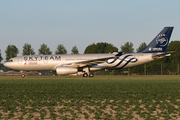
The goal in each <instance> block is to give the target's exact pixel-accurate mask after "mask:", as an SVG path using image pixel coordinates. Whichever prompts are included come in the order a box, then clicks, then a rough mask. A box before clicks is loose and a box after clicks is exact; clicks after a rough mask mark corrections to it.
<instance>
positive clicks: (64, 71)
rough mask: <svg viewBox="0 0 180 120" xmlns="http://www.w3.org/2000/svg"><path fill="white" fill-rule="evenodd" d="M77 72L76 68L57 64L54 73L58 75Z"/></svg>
mask: <svg viewBox="0 0 180 120" xmlns="http://www.w3.org/2000/svg"><path fill="white" fill-rule="evenodd" d="M76 72H77V68H73V67H68V66H58V67H56V73H57V74H58V75H67V74H73V73H76Z"/></svg>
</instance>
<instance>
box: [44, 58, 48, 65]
mask: <svg viewBox="0 0 180 120" xmlns="http://www.w3.org/2000/svg"><path fill="white" fill-rule="evenodd" d="M43 61H44V63H45V64H47V63H48V56H45V57H44V60H43Z"/></svg>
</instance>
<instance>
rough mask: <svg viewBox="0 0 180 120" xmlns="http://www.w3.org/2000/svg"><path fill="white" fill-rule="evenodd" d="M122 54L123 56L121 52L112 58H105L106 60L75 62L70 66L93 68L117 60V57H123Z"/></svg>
mask: <svg viewBox="0 0 180 120" xmlns="http://www.w3.org/2000/svg"><path fill="white" fill-rule="evenodd" d="M122 54H123V53H122V52H119V53H118V54H116V55H114V56H111V57H105V58H98V59H91V60H85V61H81V62H75V63H72V64H71V65H70V66H71V67H76V68H79V67H89V66H92V65H96V64H100V63H104V62H106V60H107V59H111V58H116V57H119V56H121V55H122Z"/></svg>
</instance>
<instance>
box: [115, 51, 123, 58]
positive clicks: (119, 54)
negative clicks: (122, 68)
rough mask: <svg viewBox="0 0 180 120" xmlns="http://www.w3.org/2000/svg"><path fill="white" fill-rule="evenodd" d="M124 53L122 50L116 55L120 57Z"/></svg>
mask: <svg viewBox="0 0 180 120" xmlns="http://www.w3.org/2000/svg"><path fill="white" fill-rule="evenodd" d="M122 54H123V53H122V52H119V53H118V54H116V55H115V56H116V57H119V56H121V55H122Z"/></svg>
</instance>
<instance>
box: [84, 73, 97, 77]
mask: <svg viewBox="0 0 180 120" xmlns="http://www.w3.org/2000/svg"><path fill="white" fill-rule="evenodd" d="M88 76H89V77H94V74H93V73H90V74H89V75H88V74H87V73H84V74H83V77H88Z"/></svg>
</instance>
